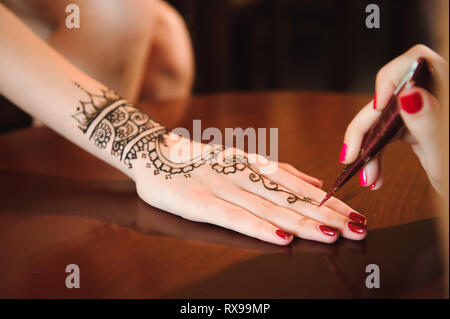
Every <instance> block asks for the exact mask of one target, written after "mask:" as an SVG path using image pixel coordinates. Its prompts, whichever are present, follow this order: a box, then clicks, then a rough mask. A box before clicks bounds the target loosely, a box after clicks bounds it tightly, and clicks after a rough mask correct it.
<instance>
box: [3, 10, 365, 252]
mask: <svg viewBox="0 0 450 319" xmlns="http://www.w3.org/2000/svg"><path fill="white" fill-rule="evenodd" d="M0 39H2V40H1V41H2V45H1V46H0V74H1V75H2V76H0V94H3V95H4V96H5V97H7V98H8V99H9V100H10V101H12V102H13V103H15V104H16V105H18V106H19V107H20V108H22V109H23V110H24V111H26V112H27V113H29V114H31V115H32V116H34V117H36V118H38V119H40V120H41V121H42V122H43V123H45V124H46V125H48V126H49V127H50V128H52V129H53V130H55V131H56V132H58V133H59V134H61V135H63V136H64V137H65V138H67V139H68V140H70V141H71V142H73V143H75V144H76V145H78V146H79V147H80V148H82V149H84V150H86V151H88V152H90V153H91V154H93V155H94V156H96V157H97V158H99V159H102V160H103V161H105V162H106V163H108V164H110V165H112V166H114V167H116V168H117V169H118V170H120V171H122V172H123V173H125V174H126V175H128V176H129V177H130V178H131V179H133V180H134V181H135V183H136V187H137V193H138V194H139V196H140V197H141V198H142V199H143V200H144V201H145V202H146V203H148V204H150V205H153V206H155V207H158V208H161V209H163V210H165V211H167V212H170V213H173V214H175V215H179V216H181V217H183V218H186V219H189V220H193V221H197V222H204V223H210V224H215V225H218V226H222V227H225V228H228V229H232V230H234V231H237V232H239V233H242V234H245V235H248V236H251V237H255V238H258V239H261V240H263V241H266V242H270V243H274V244H279V245H286V244H289V243H290V242H291V241H292V239H293V236H297V237H300V238H305V239H311V240H315V241H320V242H327V243H331V242H334V241H336V240H337V238H338V237H339V235H341V236H343V237H346V238H349V239H353V240H360V239H363V238H364V237H365V236H366V229H365V226H364V224H365V218H364V217H363V216H362V215H361V214H358V213H356V212H354V211H353V210H352V209H351V208H350V207H349V206H347V205H346V204H344V203H343V202H341V201H339V200H337V199H336V198H331V199H330V200H329V201H328V202H327V203H326V205H325V206H322V207H320V208H319V207H318V205H317V204H318V201H320V200H321V199H322V198H323V196H324V195H325V192H324V191H322V190H321V189H320V186H321V182H320V181H319V180H317V179H316V178H313V177H311V176H308V175H306V174H304V173H301V172H299V171H298V170H296V169H295V168H293V167H292V166H290V165H287V164H278V168H277V170H276V171H275V172H274V173H271V174H268V173H266V172H265V171H264V170H263V168H264V167H265V166H267V165H272V166H273V165H275V164H276V163H271V162H268V161H267V160H266V159H264V158H262V157H260V156H257V155H255V154H245V153H242V152H241V151H238V150H237V149H234V148H228V149H226V148H224V147H223V146H219V145H206V144H201V143H198V142H192V141H190V140H188V139H185V138H183V137H179V136H178V135H175V134H174V133H171V132H169V131H168V130H167V129H166V128H165V127H164V126H162V125H160V124H159V123H157V122H156V121H154V120H153V119H152V118H151V116H149V115H148V114H145V112H143V111H141V110H139V109H138V108H136V107H135V106H134V105H132V104H130V103H129V102H127V101H126V100H124V99H121V98H120V97H119V96H118V95H117V94H116V93H114V92H113V91H111V90H109V89H107V88H106V87H105V86H104V85H103V84H101V83H99V82H98V81H96V80H94V79H93V78H91V77H90V76H88V75H87V74H85V73H83V72H82V71H81V70H80V69H78V68H76V67H75V66H74V65H72V64H71V63H70V62H69V61H67V60H66V59H65V58H64V57H63V56H61V55H60V54H59V53H58V52H57V51H55V50H54V49H52V48H51V47H49V46H48V45H47V44H46V43H45V42H43V41H42V40H41V39H39V38H38V37H37V36H36V35H35V34H33V32H32V31H31V30H29V29H28V27H27V26H26V25H25V24H23V23H22V22H21V21H20V20H19V19H18V18H17V17H15V16H14V15H13V14H11V12H9V11H8V10H7V9H6V8H5V7H4V6H2V5H1V4H0ZM11 79H15V80H14V81H12V80H11ZM19 82H20V85H17V83H19ZM74 83H75V85H74ZM24 147H26V145H24ZM184 150H189V152H185V151H184ZM54 152H55V153H58V152H59V150H57V149H55V150H54ZM180 152H181V153H180ZM186 154H187V156H186ZM80 169H82V168H80Z"/></svg>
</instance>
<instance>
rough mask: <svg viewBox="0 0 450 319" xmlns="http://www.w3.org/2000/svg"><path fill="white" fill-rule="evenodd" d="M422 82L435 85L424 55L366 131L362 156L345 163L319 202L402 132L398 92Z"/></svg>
mask: <svg viewBox="0 0 450 319" xmlns="http://www.w3.org/2000/svg"><path fill="white" fill-rule="evenodd" d="M411 86H420V87H423V88H425V89H427V90H431V89H432V77H431V72H430V70H429V68H428V64H427V62H426V60H425V59H424V58H419V59H417V61H415V62H414V64H413V65H412V66H411V68H410V70H409V71H408V73H407V74H406V76H405V77H404V78H403V80H402V82H400V84H399V85H398V86H397V89H396V90H395V92H394V94H393V95H392V97H391V98H390V99H389V101H388V103H387V105H386V107H385V108H384V110H383V112H382V113H381V116H380V118H379V119H378V120H377V121H376V122H375V123H374V124H373V125H372V127H371V128H370V129H369V131H368V132H367V133H366V135H365V137H364V140H363V142H362V146H361V152H360V155H359V157H358V158H357V159H356V161H354V162H353V163H351V164H348V165H347V166H345V168H344V169H343V170H342V172H341V174H340V175H339V177H338V178H337V179H336V181H335V182H334V184H333V186H332V187H331V190H330V191H329V192H328V193H327V195H326V196H325V198H324V199H323V200H322V202H321V203H320V205H319V207H320V206H322V205H323V204H324V203H325V202H326V201H327V200H328V199H329V198H330V197H331V196H332V195H333V194H335V193H336V192H337V191H338V190H339V189H340V188H341V187H342V186H343V185H344V184H345V183H346V182H347V181H348V180H349V179H350V178H352V177H353V175H355V174H356V173H357V172H358V171H359V169H360V168H361V167H362V166H364V164H366V163H367V162H368V161H370V160H371V159H372V158H373V157H374V156H375V155H377V153H378V152H379V151H380V150H381V149H383V148H384V147H385V146H386V145H387V144H388V143H389V142H390V141H391V140H392V139H393V138H394V136H396V135H397V134H401V131H402V130H404V128H405V124H404V123H403V120H402V117H401V116H400V111H399V108H398V107H397V96H398V94H399V93H400V92H401V91H402V90H403V89H404V88H405V87H406V88H409V87H411Z"/></svg>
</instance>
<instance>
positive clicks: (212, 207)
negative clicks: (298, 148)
mask: <svg viewBox="0 0 450 319" xmlns="http://www.w3.org/2000/svg"><path fill="white" fill-rule="evenodd" d="M171 136H173V134H171V135H170V136H169V135H162V136H161V138H160V139H158V140H157V141H156V142H155V143H150V144H149V151H145V152H144V153H142V154H144V156H142V154H140V155H138V156H137V162H135V163H134V164H133V169H136V170H137V172H136V174H135V180H136V185H137V191H138V194H139V196H140V197H141V198H142V199H143V200H144V201H145V202H147V203H148V204H150V205H152V206H155V207H158V208H161V209H163V210H166V211H168V212H171V213H173V214H176V215H179V216H181V217H183V218H186V219H189V220H192V221H197V222H204V223H210V224H215V225H218V226H222V227H225V228H229V229H232V230H234V231H237V232H240V233H242V234H245V235H248V236H251V237H255V238H258V239H261V240H263V241H267V242H271V243H275V244H278V245H286V244H289V243H290V242H291V241H292V239H293V236H292V235H294V236H297V237H300V238H305V239H310V240H315V241H320V242H326V243H332V242H334V241H336V240H337V239H338V237H339V234H341V235H342V236H343V237H346V238H349V239H353V240H360V239H363V238H364V237H365V236H366V229H365V227H364V225H363V224H365V218H364V217H363V216H362V215H360V214H358V213H355V212H354V210H353V209H352V208H350V207H349V206H347V205H346V204H344V203H343V202H341V201H339V200H338V199H336V198H331V199H330V200H329V201H328V202H327V203H326V205H324V206H322V207H320V208H319V207H318V206H317V204H318V202H320V201H321V200H322V199H323V197H324V196H325V192H324V191H323V190H321V189H320V187H321V186H322V182H321V181H320V180H318V179H316V178H314V177H311V176H308V175H306V174H304V173H302V172H299V171H298V170H296V169H295V168H293V167H292V166H290V165H287V164H278V168H276V165H275V166H273V167H275V168H276V170H275V172H274V173H267V174H264V175H263V171H264V170H263V168H264V167H265V168H266V169H267V168H268V167H269V166H268V165H269V162H267V160H265V159H263V158H262V157H259V156H257V157H255V158H256V160H253V159H252V156H251V155H247V154H244V153H242V152H241V153H240V154H239V153H238V152H237V151H236V149H232V148H230V149H224V148H223V147H222V146H215V147H214V148H209V146H206V145H205V144H200V143H195V144H194V143H192V142H190V141H189V140H187V139H184V138H180V137H173V138H171ZM175 139H177V141H176V142H175V141H174V140H175ZM183 144H184V145H185V146H187V147H188V148H191V149H193V148H194V146H198V147H199V148H201V151H199V152H198V155H199V156H189V159H188V160H179V159H176V160H174V159H172V157H173V154H175V153H176V152H175V153H174V149H175V147H177V148H179V146H180V145H183ZM176 145H178V146H176ZM208 148H209V149H208ZM211 152H213V153H211ZM147 154H148V155H147ZM191 158H195V160H190V159H191ZM270 163H272V164H275V163H273V162H270ZM158 167H159V168H158ZM180 170H181V171H180ZM183 171H184V172H185V173H183ZM351 218H352V219H353V220H356V221H359V223H355V222H354V221H352V220H351Z"/></svg>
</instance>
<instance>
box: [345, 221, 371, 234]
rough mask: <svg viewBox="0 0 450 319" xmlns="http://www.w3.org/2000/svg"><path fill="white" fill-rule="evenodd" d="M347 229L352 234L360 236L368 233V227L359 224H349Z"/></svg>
mask: <svg viewBox="0 0 450 319" xmlns="http://www.w3.org/2000/svg"><path fill="white" fill-rule="evenodd" d="M347 227H348V229H350V230H351V231H352V232H354V233H358V234H364V232H365V231H366V227H365V226H364V225H361V224H357V223H355V222H348V223H347Z"/></svg>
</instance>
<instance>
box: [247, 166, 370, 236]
mask: <svg viewBox="0 0 450 319" xmlns="http://www.w3.org/2000/svg"><path fill="white" fill-rule="evenodd" d="M286 174H289V173H287V172H283V171H282V170H280V171H279V172H277V174H273V176H272V177H274V176H277V178H280V176H285V177H287V176H286ZM290 179H291V180H292V179H295V180H296V183H297V187H298V185H299V184H301V185H302V186H301V187H300V191H301V192H300V193H297V192H295V191H294V190H293V189H288V188H286V187H284V186H281V184H278V183H277V181H275V180H273V179H272V180H269V179H267V178H266V177H264V176H262V175H260V174H256V173H254V175H253V176H252V175H251V178H248V179H245V181H242V182H241V187H243V188H244V189H246V190H247V191H249V192H252V193H254V194H256V195H258V196H261V197H263V198H265V199H267V200H269V201H271V202H272V203H274V204H276V205H278V206H281V207H285V208H288V209H291V210H293V211H295V212H297V213H299V214H301V215H303V216H305V217H308V218H311V219H314V220H315V221H317V222H320V223H323V224H325V225H329V226H331V227H334V228H337V229H338V230H340V232H341V234H342V236H343V237H345V238H349V239H353V240H360V239H363V238H364V237H365V236H366V229H365V227H364V226H363V225H361V224H358V225H356V223H354V222H352V221H351V220H350V219H349V217H347V216H349V213H350V212H348V213H347V216H345V215H343V214H340V213H338V212H337V211H334V210H333V209H331V208H330V207H328V206H325V205H324V206H322V207H318V200H319V198H320V197H321V198H320V200H321V199H322V198H323V196H325V192H324V191H322V190H321V189H320V188H317V187H315V186H313V185H311V184H309V183H307V182H305V181H303V180H301V179H298V178H295V177H293V176H292V175H291V177H290ZM320 194H322V196H320ZM305 197H308V198H312V199H314V201H316V203H311V202H310V200H308V198H305Z"/></svg>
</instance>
